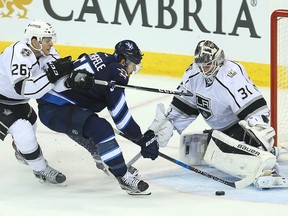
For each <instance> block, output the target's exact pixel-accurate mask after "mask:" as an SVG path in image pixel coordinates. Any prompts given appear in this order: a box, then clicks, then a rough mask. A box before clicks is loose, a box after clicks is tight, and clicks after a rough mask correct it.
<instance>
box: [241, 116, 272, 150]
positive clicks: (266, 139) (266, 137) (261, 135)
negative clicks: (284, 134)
mask: <svg viewBox="0 0 288 216" xmlns="http://www.w3.org/2000/svg"><path fill="white" fill-rule="evenodd" d="M239 125H240V126H241V127H242V128H243V129H244V130H245V132H246V133H247V134H248V136H249V137H250V138H251V139H252V140H254V141H255V142H256V143H257V144H258V146H257V147H258V148H259V147H260V148H261V149H263V150H264V151H269V152H270V151H271V150H272V147H273V144H274V136H275V130H274V129H273V128H272V127H270V126H269V125H268V124H256V125H254V126H253V125H251V124H250V123H248V122H247V121H245V120H241V121H240V122H239Z"/></svg>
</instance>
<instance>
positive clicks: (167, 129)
mask: <svg viewBox="0 0 288 216" xmlns="http://www.w3.org/2000/svg"><path fill="white" fill-rule="evenodd" d="M149 130H152V131H154V132H155V134H156V135H157V141H158V143H159V146H161V147H165V146H166V145H167V143H168V142H169V139H170V138H171V137H172V135H173V130H174V127H173V125H172V123H171V122H170V121H169V120H168V119H167V118H166V115H165V107H164V105H163V104H162V103H159V104H157V107H156V113H155V118H154V121H153V122H152V124H151V125H150V127H149Z"/></svg>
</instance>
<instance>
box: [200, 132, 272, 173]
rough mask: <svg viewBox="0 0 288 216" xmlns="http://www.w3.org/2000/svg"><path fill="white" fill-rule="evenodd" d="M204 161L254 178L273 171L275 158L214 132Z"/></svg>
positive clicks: (229, 171) (227, 170)
mask: <svg viewBox="0 0 288 216" xmlns="http://www.w3.org/2000/svg"><path fill="white" fill-rule="evenodd" d="M204 160H205V162H206V163H207V164H209V165H212V166H214V167H215V168H217V169H219V170H221V171H223V172H225V173H228V174H230V175H233V176H236V177H238V178H244V177H245V176H248V175H249V176H250V175H253V174H255V178H256V177H258V176H261V175H263V174H264V173H266V172H267V171H270V170H272V169H273V167H274V166H275V164H276V157H275V156H274V155H273V154H271V153H269V152H266V151H263V150H260V149H258V148H255V147H253V146H250V145H247V144H245V143H244V142H240V141H238V140H235V139H233V138H231V137H229V136H227V135H226V134H224V133H222V132H220V131H216V130H214V131H213V133H212V137H211V140H210V142H209V144H208V147H207V150H206V153H205V155H204Z"/></svg>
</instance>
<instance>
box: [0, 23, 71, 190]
mask: <svg viewBox="0 0 288 216" xmlns="http://www.w3.org/2000/svg"><path fill="white" fill-rule="evenodd" d="M24 36H25V37H24V40H22V41H18V42H16V43H14V44H12V45H10V46H9V47H7V48H6V49H5V50H4V51H3V52H2V53H1V55H0V85H1V88H0V139H1V140H4V138H5V137H6V135H7V134H11V135H12V137H13V146H14V148H15V150H16V154H21V156H23V157H24V158H25V160H26V162H27V163H28V164H29V165H30V167H31V168H32V169H33V173H34V175H35V176H36V177H37V178H39V179H40V180H41V181H47V182H49V183H53V184H58V183H62V182H64V181H65V180H66V177H65V175H63V174H62V173H61V172H59V171H57V170H55V169H53V168H52V167H50V166H49V165H48V164H47V161H46V160H45V159H44V157H43V154H42V151H41V148H40V146H39V144H38V142H37V139H36V135H35V130H36V119H37V115H36V113H35V111H34V110H33V108H32V107H31V106H30V105H29V104H28V101H29V99H30V98H34V99H37V98H40V97H42V96H43V95H44V94H45V93H47V92H48V91H50V90H51V89H57V90H58V91H61V90H66V89H67V88H66V87H65V86H64V81H65V80H66V78H67V77H66V78H65V76H66V75H67V74H70V73H71V64H72V63H71V57H66V58H63V59H59V54H58V53H57V52H56V50H55V48H54V47H53V42H54V41H55V38H56V34H55V31H54V29H53V28H52V26H51V25H50V24H49V23H46V22H44V21H40V20H34V21H32V22H30V23H29V25H28V26H27V27H26V29H25V32H24Z"/></svg>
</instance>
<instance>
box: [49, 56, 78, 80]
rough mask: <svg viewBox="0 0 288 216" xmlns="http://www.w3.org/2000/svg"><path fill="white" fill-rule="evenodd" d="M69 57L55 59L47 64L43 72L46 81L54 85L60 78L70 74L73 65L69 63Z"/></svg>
mask: <svg viewBox="0 0 288 216" xmlns="http://www.w3.org/2000/svg"><path fill="white" fill-rule="evenodd" d="M71 59H72V58H71V56H67V57H65V58H60V59H57V60H56V61H52V62H49V63H47V66H48V67H47V69H46V70H45V72H46V74H47V77H48V80H49V81H50V82H51V83H55V82H56V81H57V80H59V79H60V78H61V77H63V76H65V75H67V74H70V73H71V71H72V70H73V63H72V61H71Z"/></svg>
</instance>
